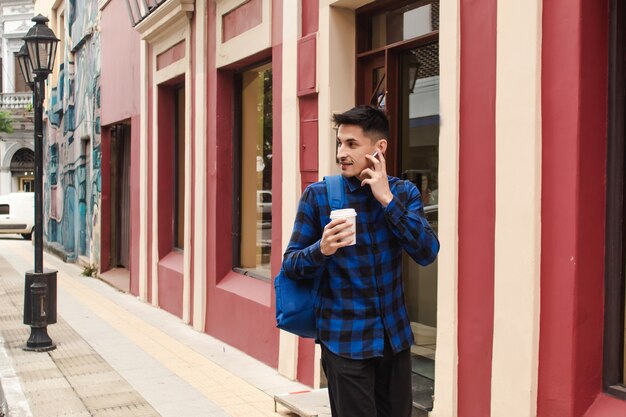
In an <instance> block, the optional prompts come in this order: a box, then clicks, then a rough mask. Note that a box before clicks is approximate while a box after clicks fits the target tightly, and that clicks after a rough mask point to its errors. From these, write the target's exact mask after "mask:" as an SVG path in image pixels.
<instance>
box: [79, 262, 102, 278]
mask: <svg viewBox="0 0 626 417" xmlns="http://www.w3.org/2000/svg"><path fill="white" fill-rule="evenodd" d="M96 273H98V267H96V266H95V265H85V266H84V267H83V272H81V273H80V274H81V275H82V276H84V277H92V278H93V277H95V276H96Z"/></svg>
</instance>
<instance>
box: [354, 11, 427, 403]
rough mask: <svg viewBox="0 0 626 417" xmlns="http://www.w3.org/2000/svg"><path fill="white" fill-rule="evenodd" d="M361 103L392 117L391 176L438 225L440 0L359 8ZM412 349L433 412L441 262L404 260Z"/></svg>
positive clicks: (419, 390)
mask: <svg viewBox="0 0 626 417" xmlns="http://www.w3.org/2000/svg"><path fill="white" fill-rule="evenodd" d="M357 25H358V26H357V27H358V33H357V57H356V60H357V83H358V86H357V102H358V104H370V105H373V106H377V107H379V108H381V109H383V110H384V111H385V112H386V113H387V115H388V116H389V120H390V126H389V128H390V137H392V138H394V140H393V141H390V142H389V148H388V151H387V154H386V155H385V158H386V160H387V169H388V172H389V173H390V174H391V175H394V176H396V177H399V178H401V179H405V180H409V181H411V182H413V183H414V184H415V185H416V186H417V188H418V189H419V190H420V193H421V195H422V202H423V204H424V213H425V215H426V217H427V218H428V221H429V222H430V224H431V226H432V228H433V230H434V231H435V232H437V229H438V228H437V226H438V194H439V189H438V188H439V184H438V183H439V181H438V173H439V32H438V29H439V1H437V0H430V1H426V0H421V1H406V0H401V1H391V2H390V1H388V2H380V3H377V2H375V3H371V4H368V5H366V6H364V7H362V8H361V9H358V10H357ZM402 279H403V282H404V286H405V294H406V304H407V308H408V311H409V319H410V321H411V329H412V331H413V335H414V339H415V342H414V345H413V346H411V367H412V384H413V404H414V406H415V407H416V408H418V409H421V410H431V409H432V407H433V394H434V384H435V352H436V349H437V340H436V339H437V262H436V261H435V262H434V263H433V264H431V265H428V266H427V267H421V266H419V265H417V264H416V263H415V262H414V261H413V260H412V259H411V258H410V257H409V256H408V255H406V254H404V256H403V260H402Z"/></svg>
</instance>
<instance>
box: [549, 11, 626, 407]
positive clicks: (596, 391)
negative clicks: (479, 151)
mask: <svg viewBox="0 0 626 417" xmlns="http://www.w3.org/2000/svg"><path fill="white" fill-rule="evenodd" d="M607 6H608V2H607V1H600V2H597V1H587V0H576V1H573V2H572V1H565V0H556V1H552V2H545V3H544V9H543V52H542V61H543V65H542V103H541V105H542V119H543V129H542V135H543V147H542V165H543V169H542V213H541V215H542V236H541V237H542V242H541V247H542V259H541V317H540V320H541V322H540V323H541V328H540V342H539V343H540V344H539V393H538V402H537V414H538V416H545V417H548V416H563V417H574V416H582V415H585V416H594V417H595V416H606V417H609V416H611V417H616V416H622V415H626V402H623V401H616V400H613V399H610V398H609V397H607V396H606V395H604V394H602V393H601V392H602V337H603V315H604V305H603V288H604V286H603V282H604V213H605V183H606V174H605V173H606V138H607V92H608V84H607V79H608V78H607V73H608V65H607V63H608V56H607V45H608V7H607ZM594 401H595V404H594V405H593V406H592V407H590V406H591V405H592V403H593V402H594Z"/></svg>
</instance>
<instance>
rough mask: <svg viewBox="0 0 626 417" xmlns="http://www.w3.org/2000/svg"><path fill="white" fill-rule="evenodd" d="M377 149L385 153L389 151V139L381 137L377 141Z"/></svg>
mask: <svg viewBox="0 0 626 417" xmlns="http://www.w3.org/2000/svg"><path fill="white" fill-rule="evenodd" d="M376 149H378V150H379V151H380V152H381V153H382V154H383V155H384V154H385V152H386V151H387V139H379V140H378V142H376Z"/></svg>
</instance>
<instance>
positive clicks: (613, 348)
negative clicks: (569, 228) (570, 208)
mask: <svg viewBox="0 0 626 417" xmlns="http://www.w3.org/2000/svg"><path fill="white" fill-rule="evenodd" d="M625 18H626V10H625V7H624V5H623V2H620V1H617V0H613V1H611V16H610V19H611V23H610V25H609V27H610V41H609V42H610V43H609V60H610V62H609V86H608V87H609V124H608V136H607V177H606V180H607V181H606V187H607V188H606V190H607V194H606V204H607V208H606V227H605V230H606V258H605V262H606V265H605V274H606V276H605V280H606V282H605V311H604V315H605V328H604V360H603V382H604V388H605V390H606V391H607V392H608V393H610V394H612V395H614V396H616V397H619V398H621V399H625V400H626V360H625V356H626V354H625V349H626V331H625V326H626V322H625V320H624V317H625V315H626V310H625V299H626V297H625V291H626V282H625V281H626V255H625V253H624V249H625V248H626V245H625V243H626V242H625V239H626V230H625V228H624V220H625V219H626V216H625V214H626V205H625V204H624V195H625V186H626V181H625V174H626V171H625V166H626V157H625V155H624V149H625V148H624V142H625V141H624V120H625V117H624V115H625V113H626V107H625V105H624V100H625V99H626V94H625V92H624V88H625V86H626V66H625V65H624V46H626V42H625V38H626V28H625V25H624V22H625V20H624V19H625Z"/></svg>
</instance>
